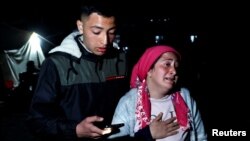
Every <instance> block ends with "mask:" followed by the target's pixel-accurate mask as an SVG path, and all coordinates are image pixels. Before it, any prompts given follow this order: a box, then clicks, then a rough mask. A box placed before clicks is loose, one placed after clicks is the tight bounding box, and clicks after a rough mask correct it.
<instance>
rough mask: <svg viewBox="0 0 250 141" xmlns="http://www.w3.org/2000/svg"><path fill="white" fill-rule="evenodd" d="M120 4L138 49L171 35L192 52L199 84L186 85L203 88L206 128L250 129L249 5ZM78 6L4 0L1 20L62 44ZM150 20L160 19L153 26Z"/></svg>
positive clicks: (0, 7)
mask: <svg viewBox="0 0 250 141" xmlns="http://www.w3.org/2000/svg"><path fill="white" fill-rule="evenodd" d="M117 1H118V3H119V4H118V6H120V7H121V8H120V14H121V17H122V19H123V22H124V23H123V26H124V31H125V32H126V33H127V34H126V35H127V36H129V40H130V41H131V42H132V43H133V44H135V45H134V47H136V46H139V47H141V46H143V45H144V44H143V43H145V42H146V41H147V40H145V39H148V38H147V37H145V36H147V35H150V34H156V33H166V34H167V33H171V36H172V38H175V40H176V41H177V42H180V43H181V44H179V45H181V46H182V47H183V48H187V47H190V48H188V49H187V50H189V51H190V52H185V53H187V54H188V53H190V54H188V55H189V57H190V58H189V59H190V60H188V61H190V62H191V65H190V64H188V65H190V66H186V68H187V70H186V74H187V75H188V77H187V78H189V77H190V78H191V77H193V76H192V75H194V74H195V73H196V71H198V72H200V77H201V78H200V79H201V81H199V84H194V83H192V80H189V81H187V82H188V83H189V82H190V83H189V84H188V85H193V86H195V87H196V88H197V89H198V90H199V93H198V94H197V97H199V98H200V99H199V101H198V103H199V104H200V106H201V109H203V110H202V112H203V115H204V117H205V121H206V123H207V126H208V129H210V128H220V129H221V130H222V129H225V130H230V129H233V130H239V131H241V130H246V128H248V129H249V122H250V121H249V119H250V118H249V117H247V116H245V114H246V112H248V111H249V110H248V111H247V108H246V107H249V106H246V104H247V103H249V102H248V98H246V96H247V95H249V90H248V88H249V84H248V83H247V82H248V81H249V71H248V69H246V66H247V65H248V64H249V61H248V60H249V58H248V56H249V51H245V50H249V49H248V48H249V25H250V24H249V22H248V21H249V19H247V18H249V14H248V13H250V12H248V11H247V10H248V9H249V7H246V6H247V4H242V3H235V2H232V3H229V2H224V3H218V2H211V1H209V2H205V1H202V2H199V3H195V2H190V1H185V2H179V3H178V2H177V3H175V4H173V3H170V2H169V1H164V0H162V1H161V2H160V1H158V0H152V2H147V3H145V2H143V3H140V4H135V3H134V2H133V1H132V0H131V1H125V0H121V1H120V0H117ZM134 1H135V0H134ZM136 2H137V1H136ZM141 2H142V1H141ZM75 6H76V3H71V1H60V2H59V1H57V2H53V3H52V1H51V3H50V2H48V1H46V2H45V1H33V2H32V3H28V2H25V1H17V2H13V1H6V2H3V1H1V4H0V17H1V18H0V22H1V24H6V25H9V26H13V27H16V28H18V29H22V30H30V31H33V30H34V31H36V32H37V33H39V34H40V35H42V36H44V37H46V38H48V39H49V40H53V41H55V42H57V43H59V42H60V41H61V39H62V38H63V37H64V36H65V35H67V34H68V33H69V32H71V30H73V29H74V27H75V21H74V18H73V17H74V16H73V15H74V12H75V11H74V8H75ZM150 19H154V20H160V21H158V22H150ZM164 19H167V21H166V22H164ZM191 33H196V34H198V35H201V36H199V38H200V37H201V40H200V42H199V44H198V45H196V46H189V45H190V44H185V42H184V41H183V40H184V39H183V38H184V37H186V35H187V34H191ZM144 37H145V38H144ZM1 38H2V37H1ZM192 47H193V48H192ZM137 55H138V54H137ZM190 62H189V63H190ZM192 65H193V66H192ZM248 68H249V67H248ZM233 109H236V111H235V112H234V111H233ZM208 132H209V133H210V132H211V131H210V130H209V131H208Z"/></svg>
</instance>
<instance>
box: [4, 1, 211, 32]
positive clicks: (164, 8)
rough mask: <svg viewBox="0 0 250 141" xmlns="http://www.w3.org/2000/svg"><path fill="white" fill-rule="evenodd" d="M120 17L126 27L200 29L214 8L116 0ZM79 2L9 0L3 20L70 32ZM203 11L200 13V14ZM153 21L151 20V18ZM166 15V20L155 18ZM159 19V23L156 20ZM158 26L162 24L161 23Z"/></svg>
mask: <svg viewBox="0 0 250 141" xmlns="http://www.w3.org/2000/svg"><path fill="white" fill-rule="evenodd" d="M116 3H117V6H118V7H119V8H118V9H119V13H120V15H121V16H120V17H121V19H122V20H123V21H122V22H123V24H124V25H125V26H126V27H130V26H132V27H133V26H136V28H137V27H139V28H143V27H144V26H145V25H149V24H150V26H155V25H156V27H157V24H166V25H171V27H169V29H171V28H172V29H173V28H174V30H179V31H181V30H198V28H203V29H204V28H205V27H204V26H205V24H206V23H207V22H211V20H212V18H213V17H212V16H214V13H213V11H206V10H205V6H206V5H205V3H204V4H201V5H199V6H195V5H193V4H192V3H183V5H186V4H188V5H189V6H188V7H186V8H185V7H184V8H183V5H181V4H174V3H170V2H168V1H167V2H161V1H160V0H159V1H158V0H156V1H154V3H152V2H147V3H146V2H143V3H139V4H138V3H137V4H135V3H134V2H133V1H132V0H131V1H130V0H127V1H125V0H121V1H119V2H117V1H116ZM76 7H77V3H76V2H75V3H74V2H69V1H60V2H53V3H52V1H51V2H49V1H32V2H31V3H30V2H28V0H23V1H6V2H1V4H0V10H1V11H0V14H1V15H0V16H1V19H0V22H1V23H3V24H7V25H10V26H13V27H16V28H19V29H24V30H31V31H36V32H38V33H40V34H41V35H43V36H46V37H47V36H48V37H53V36H58V35H61V34H64V33H65V32H70V31H71V30H72V29H74V27H75V13H76V12H75V8H76ZM199 14H201V16H199ZM152 18H153V19H154V20H155V21H154V23H153V24H152V23H150V19H152ZM158 19H159V20H162V21H163V20H164V19H167V22H161V21H159V22H156V20H158ZM155 23H156V24H155ZM158 27H159V26H158Z"/></svg>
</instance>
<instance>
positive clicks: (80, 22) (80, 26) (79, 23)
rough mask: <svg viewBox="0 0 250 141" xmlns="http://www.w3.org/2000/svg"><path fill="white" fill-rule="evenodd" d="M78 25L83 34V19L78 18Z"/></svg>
mask: <svg viewBox="0 0 250 141" xmlns="http://www.w3.org/2000/svg"><path fill="white" fill-rule="evenodd" d="M76 25H77V29H78V31H79V32H80V33H81V34H83V23H82V21H80V20H77V21H76Z"/></svg>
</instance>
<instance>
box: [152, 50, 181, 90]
mask: <svg viewBox="0 0 250 141" xmlns="http://www.w3.org/2000/svg"><path fill="white" fill-rule="evenodd" d="M178 67H179V61H178V57H177V56H176V55H175V54H174V53H173V52H166V53H164V54H162V56H161V57H160V58H159V59H158V60H157V62H156V63H155V65H154V67H153V69H151V70H150V71H149V72H148V80H149V81H150V84H151V86H154V87H155V88H158V89H163V90H164V91H169V90H171V89H172V88H173V87H174V85H175V84H176V83H177V80H178V75H177V68H178Z"/></svg>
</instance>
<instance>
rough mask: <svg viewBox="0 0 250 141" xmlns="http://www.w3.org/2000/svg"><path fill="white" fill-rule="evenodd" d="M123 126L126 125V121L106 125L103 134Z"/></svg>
mask: <svg viewBox="0 0 250 141" xmlns="http://www.w3.org/2000/svg"><path fill="white" fill-rule="evenodd" d="M122 126H124V123H119V124H111V125H107V126H106V127H104V129H103V133H102V134H103V135H106V134H110V133H112V132H115V131H117V130H119V128H120V127H122Z"/></svg>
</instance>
